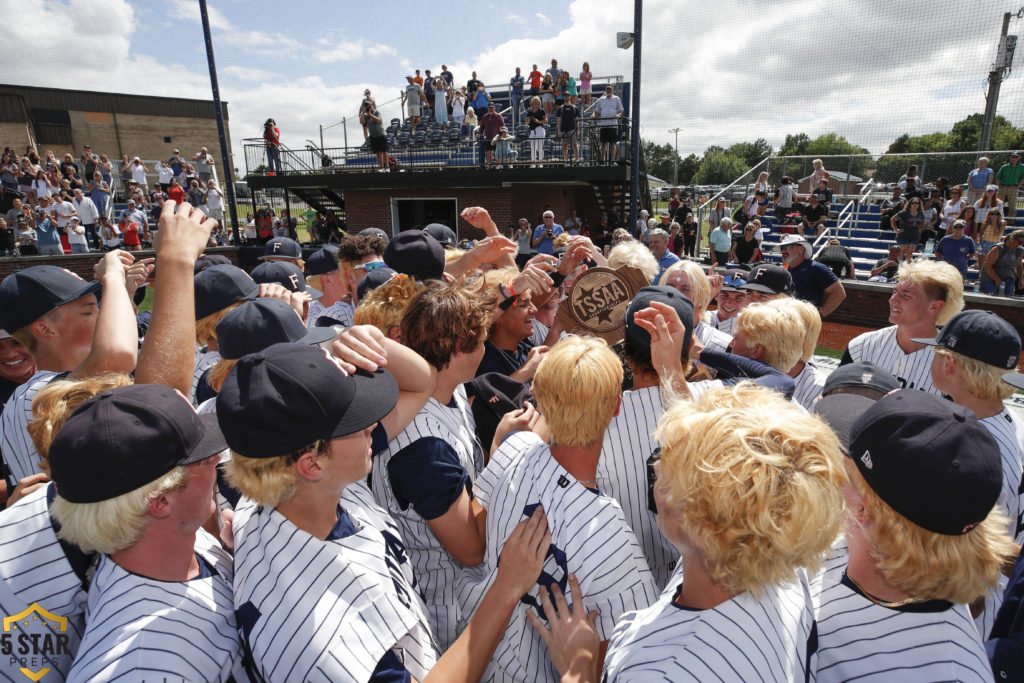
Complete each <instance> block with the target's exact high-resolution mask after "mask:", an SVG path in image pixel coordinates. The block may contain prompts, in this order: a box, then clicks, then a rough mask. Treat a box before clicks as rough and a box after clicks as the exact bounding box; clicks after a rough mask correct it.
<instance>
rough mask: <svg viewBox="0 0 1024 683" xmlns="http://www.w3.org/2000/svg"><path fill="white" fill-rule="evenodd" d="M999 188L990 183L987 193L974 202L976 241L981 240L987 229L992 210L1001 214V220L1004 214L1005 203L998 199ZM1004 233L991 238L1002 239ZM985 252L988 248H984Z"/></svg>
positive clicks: (974, 235) (992, 240) (995, 240)
mask: <svg viewBox="0 0 1024 683" xmlns="http://www.w3.org/2000/svg"><path fill="white" fill-rule="evenodd" d="M998 189H999V188H997V187H996V186H995V185H989V186H988V187H987V188H985V194H984V196H982V198H981V199H979V200H978V201H977V202H975V204H974V219H975V224H974V227H975V232H973V233H972V236H973V237H974V241H975V242H979V243H980V241H981V233H982V230H984V229H985V227H984V226H985V225H986V224H987V223H988V215H989V213H992V212H997V213H998V214H999V218H1000V222H1001V220H1002V216H1003V203H1002V202H1001V201H999V200H998V199H996V191H997V190H998ZM1002 237H1003V233H1002V232H1000V233H999V235H998V236H997V237H996V238H995V239H990V240H989V241H991V242H998V241H999V240H1000V239H1002ZM982 251H983V252H984V253H988V249H982Z"/></svg>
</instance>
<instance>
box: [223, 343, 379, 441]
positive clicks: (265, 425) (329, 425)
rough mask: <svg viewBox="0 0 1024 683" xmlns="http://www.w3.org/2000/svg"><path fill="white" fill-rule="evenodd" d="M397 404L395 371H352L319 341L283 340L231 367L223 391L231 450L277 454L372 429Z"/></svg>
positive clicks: (226, 437) (225, 433)
mask: <svg viewBox="0 0 1024 683" xmlns="http://www.w3.org/2000/svg"><path fill="white" fill-rule="evenodd" d="M396 403H398V384H397V383H396V382H395V378H394V377H393V376H392V375H391V373H390V372H388V371H387V370H378V371H377V372H374V373H369V372H365V371H362V370H360V371H358V372H356V373H355V374H354V375H346V374H345V372H344V371H343V370H342V369H341V366H340V365H339V364H338V362H337V361H336V360H335V359H334V358H332V357H331V356H330V355H329V354H328V353H327V352H326V351H325V350H323V349H322V348H320V347H319V346H307V345H304V344H294V343H291V344H275V345H273V346H271V347H268V348H266V349H264V350H263V351H260V352H259V353H251V354H249V355H247V356H244V357H243V358H242V359H241V360H239V361H238V363H237V364H236V365H235V367H234V368H232V369H231V372H230V373H229V374H228V376H227V379H225V380H224V384H223V386H221V389H220V393H219V394H217V420H218V421H219V422H220V428H221V431H222V432H223V433H224V438H225V439H226V440H227V443H228V445H229V446H230V447H231V450H233V451H235V452H236V453H239V454H240V455H243V456H245V457H247V458H273V457H277V456H280V455H286V454H288V453H294V452H295V451H297V450H299V449H300V448H304V447H306V446H308V445H310V444H311V443H313V442H314V441H318V440H320V439H334V438H338V437H342V436H348V435H349V434H354V433H355V432H358V431H360V430H362V429H366V428H367V427H370V426H372V425H374V424H376V423H377V422H378V421H380V420H381V418H383V417H385V416H386V415H387V414H388V413H390V412H391V410H392V409H393V408H394V407H395V404H396Z"/></svg>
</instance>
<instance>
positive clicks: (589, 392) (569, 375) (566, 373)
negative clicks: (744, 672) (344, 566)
mask: <svg viewBox="0 0 1024 683" xmlns="http://www.w3.org/2000/svg"><path fill="white" fill-rule="evenodd" d="M690 319H691V320H692V316H691V318H690ZM621 384H622V365H621V363H620V362H619V360H618V358H617V357H616V355H615V354H614V353H613V352H612V351H611V349H609V348H608V346H607V345H606V344H605V343H604V342H603V341H601V340H599V339H594V338H586V337H576V336H568V337H566V338H565V339H563V340H562V341H560V342H559V343H558V344H556V345H555V346H554V347H553V348H552V349H551V350H550V351H548V353H547V354H545V356H544V359H543V360H542V361H541V364H540V368H539V369H538V370H537V374H536V376H535V378H534V381H533V392H534V396H535V397H536V399H537V407H538V410H539V411H540V413H541V414H542V415H543V416H544V419H545V420H546V423H547V428H548V430H549V432H550V436H551V445H550V446H549V445H548V444H546V443H543V442H541V441H540V439H539V437H537V436H536V435H534V434H532V433H529V432H517V433H515V434H513V435H512V436H510V437H508V438H507V439H506V440H505V442H504V443H503V444H502V445H501V447H500V448H499V449H498V450H497V451H496V452H495V454H494V455H493V456H492V457H491V460H490V463H489V464H488V466H487V468H486V469H485V470H484V472H483V473H482V474H481V475H480V476H479V477H478V478H477V481H476V485H475V487H474V491H475V492H476V494H477V497H478V499H479V500H480V501H481V504H482V505H483V506H484V507H485V508H486V510H487V515H486V524H487V538H488V544H487V552H486V556H485V558H484V561H483V564H481V566H480V567H478V568H473V569H469V570H467V571H466V573H465V576H464V581H463V583H462V585H461V586H460V588H459V601H460V604H461V605H462V608H463V610H464V613H465V614H481V613H482V611H483V609H484V604H483V602H482V597H483V595H484V591H485V590H486V589H487V588H488V587H489V586H490V585H491V584H492V583H493V582H494V581H495V577H496V575H497V574H498V567H499V555H500V548H501V546H500V542H502V541H504V539H506V538H508V537H509V534H510V533H512V531H513V529H514V528H515V526H516V525H517V524H519V523H520V522H521V521H522V520H523V519H527V518H529V516H530V515H531V514H532V513H533V511H534V510H535V509H536V508H537V506H541V507H543V508H544V512H545V514H546V516H547V520H548V525H549V527H550V529H551V549H550V551H549V552H548V555H547V557H546V559H545V561H544V570H543V573H542V574H541V579H540V582H541V585H544V586H546V585H549V584H557V585H559V586H560V587H562V589H563V592H565V588H566V586H567V582H568V578H569V574H570V573H572V574H575V575H576V577H577V578H578V579H579V584H580V586H581V588H582V591H583V594H584V595H585V596H586V598H587V603H588V607H591V608H596V609H597V610H598V611H599V612H600V617H599V618H598V622H597V629H598V632H599V633H600V637H601V640H602V641H606V640H607V639H608V636H609V634H610V633H611V631H612V629H613V627H614V625H615V622H616V621H617V620H618V618H619V617H620V616H621V615H622V614H623V613H625V612H628V611H630V610H634V609H639V608H643V607H646V606H647V605H649V604H650V603H651V602H653V601H654V599H655V598H656V596H657V588H656V586H655V584H654V579H653V577H652V576H651V572H650V569H648V565H647V560H646V559H645V558H644V555H643V551H642V549H641V548H640V545H639V543H638V542H637V540H636V536H635V535H634V534H633V532H632V531H631V530H630V528H629V523H628V522H627V520H626V517H625V515H624V514H623V512H622V509H621V508H620V507H619V504H618V503H617V502H616V501H615V500H614V499H613V498H611V497H609V496H606V495H604V494H603V493H602V492H601V490H600V489H599V488H597V486H596V484H597V464H598V460H599V458H600V454H601V446H602V436H603V435H604V432H605V429H607V427H608V423H609V422H610V421H611V419H612V416H613V415H614V413H615V411H616V410H617V408H618V406H619V395H620V387H621ZM538 592H539V586H534V587H532V588H531V589H530V590H529V592H527V593H526V595H523V596H522V597H521V598H520V604H519V605H518V606H517V607H516V609H515V612H514V613H513V616H512V622H511V623H510V624H509V627H508V630H507V631H506V632H505V635H504V637H503V638H502V641H501V643H500V644H499V645H498V649H497V652H496V654H495V657H494V660H493V661H492V662H491V664H490V666H489V667H488V670H487V674H486V675H485V680H515V681H538V682H539V681H558V680H559V677H558V674H557V673H556V671H555V669H554V667H553V666H552V665H551V662H550V661H549V658H548V654H547V647H546V646H545V643H544V639H543V638H542V637H541V635H540V634H539V633H537V632H536V631H534V629H533V627H532V626H531V625H530V623H529V621H528V620H527V617H526V613H527V611H528V608H529V607H530V606H533V607H538V606H539V605H540V603H539V602H538ZM541 616H542V617H543V616H544V615H541Z"/></svg>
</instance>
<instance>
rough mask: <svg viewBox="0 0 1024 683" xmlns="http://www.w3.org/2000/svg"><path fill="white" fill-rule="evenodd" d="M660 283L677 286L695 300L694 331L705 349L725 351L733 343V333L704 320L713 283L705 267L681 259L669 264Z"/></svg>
mask: <svg viewBox="0 0 1024 683" xmlns="http://www.w3.org/2000/svg"><path fill="white" fill-rule="evenodd" d="M658 284H659V285H666V286H669V287H675V288H676V289H678V290H679V291H680V292H682V293H683V295H684V296H685V297H686V298H688V299H689V300H690V301H692V302H693V310H694V315H695V316H696V322H695V323H694V328H693V333H694V334H695V335H697V339H699V340H700V343H701V344H702V345H703V346H704V348H705V349H710V350H712V351H720V352H724V351H726V350H727V349H728V348H729V344H731V343H732V333H731V332H725V331H723V330H721V329H718V328H717V327H715V326H712V325H708V324H707V323H706V322H704V318H705V313H706V312H707V309H708V304H709V303H711V284H710V283H709V282H708V276H707V275H705V274H704V269H703V268H701V267H700V266H699V265H697V264H696V263H694V262H693V261H679V262H678V263H673V264H672V265H671V266H669V268H668V270H666V271H665V273H664V274H663V275H662V276H661V280H660V281H659V282H658Z"/></svg>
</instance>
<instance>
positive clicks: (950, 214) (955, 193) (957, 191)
mask: <svg viewBox="0 0 1024 683" xmlns="http://www.w3.org/2000/svg"><path fill="white" fill-rule="evenodd" d="M963 192H964V191H963V188H961V187H960V186H959V185H958V186H956V187H954V188H951V189H950V191H949V199H947V200H946V203H945V204H943V205H942V225H941V226H940V229H941V230H942V233H943V234H948V233H949V232H950V226H951V225H952V223H953V221H954V220H955V219H956V218H957V217H958V216H959V215H960V212H961V211H963V210H964V206H966V203H965V202H964V200H963V199H962V196H963Z"/></svg>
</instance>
